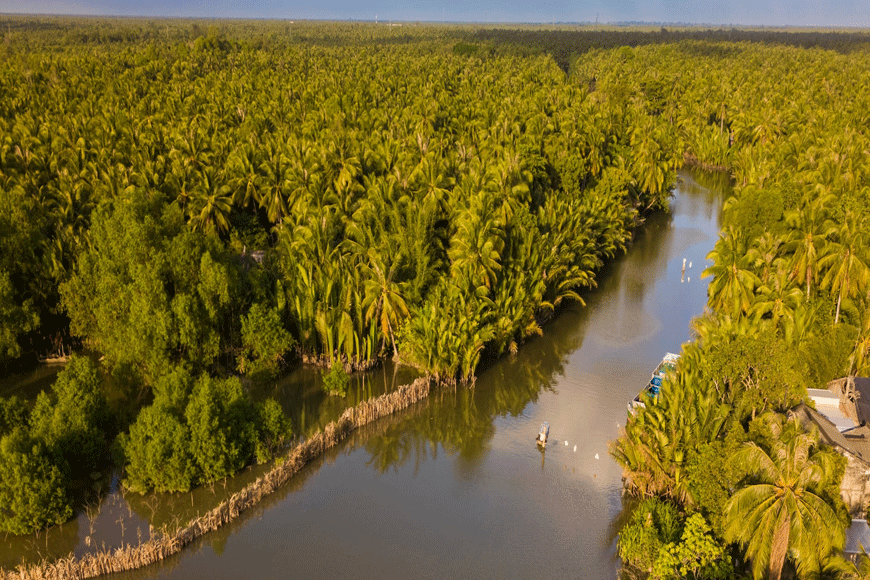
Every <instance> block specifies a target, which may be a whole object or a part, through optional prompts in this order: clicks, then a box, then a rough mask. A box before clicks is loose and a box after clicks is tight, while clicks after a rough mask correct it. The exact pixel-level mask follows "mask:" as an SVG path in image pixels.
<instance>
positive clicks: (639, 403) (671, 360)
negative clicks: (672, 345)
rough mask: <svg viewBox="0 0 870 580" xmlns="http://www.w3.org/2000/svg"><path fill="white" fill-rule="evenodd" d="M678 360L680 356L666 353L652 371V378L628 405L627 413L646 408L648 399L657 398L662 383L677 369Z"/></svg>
mask: <svg viewBox="0 0 870 580" xmlns="http://www.w3.org/2000/svg"><path fill="white" fill-rule="evenodd" d="M678 360H680V355H678V354H674V353H672V352H669V353H666V354H665V356H664V358H663V359H662V362H660V363H659V364H658V366H657V367H656V370H654V371H653V374H652V378H651V379H650V380H649V383H647V385H646V387H644V388H643V390H642V391H641V392H639V393H638V394H637V396H636V397H635V398H634V399H632V400H631V401H630V402H629V403H628V412H629V413H631V414H632V415H633V414H634V412H635V409H637V408H638V407H646V401H647V400H648V399H650V398H652V399H654V398H656V397H658V396H659V390H660V389H661V388H662V381H663V380H664V378H665V376H667V374H668V373H669V372H670V373H672V372H674V371H675V370H676V368H677V361H678Z"/></svg>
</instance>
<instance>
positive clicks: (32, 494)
mask: <svg viewBox="0 0 870 580" xmlns="http://www.w3.org/2000/svg"><path fill="white" fill-rule="evenodd" d="M72 515H73V508H72V504H71V502H70V498H69V496H68V494H67V487H66V475H65V474H64V473H63V470H62V469H61V468H60V467H59V466H58V465H57V464H56V463H55V460H54V458H53V454H52V453H51V451H50V450H49V449H48V448H47V447H46V446H45V444H43V443H42V442H41V441H39V440H38V439H34V438H33V437H31V436H30V435H29V434H28V433H27V430H26V429H25V428H24V427H16V428H15V429H14V430H13V431H12V432H10V433H8V434H5V435H3V436H2V438H0V531H2V532H4V533H11V534H27V533H30V532H33V531H35V530H39V529H41V528H44V527H47V526H51V525H54V524H60V523H63V522H65V521H66V520H68V519H69V518H71V517H72Z"/></svg>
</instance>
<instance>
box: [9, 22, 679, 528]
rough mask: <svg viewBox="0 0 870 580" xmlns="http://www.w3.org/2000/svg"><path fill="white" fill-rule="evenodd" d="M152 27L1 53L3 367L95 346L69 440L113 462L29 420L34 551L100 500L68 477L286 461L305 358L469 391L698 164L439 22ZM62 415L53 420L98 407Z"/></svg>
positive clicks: (18, 38) (670, 143) (161, 477)
mask: <svg viewBox="0 0 870 580" xmlns="http://www.w3.org/2000/svg"><path fill="white" fill-rule="evenodd" d="M55 24H56V25H57V26H61V27H67V26H68V25H67V24H64V23H63V22H60V23H57V22H55ZM138 26H140V24H139V23H138V22H133V23H129V24H128V23H123V22H122V23H118V22H112V23H109V24H105V23H103V22H101V21H86V23H85V25H84V28H83V29H84V30H85V31H88V30H91V31H93V29H94V28H97V29H100V30H103V31H104V32H106V31H107V32H106V34H109V35H110V36H111V35H112V34H116V35H117V36H118V37H119V38H120V40H117V41H110V42H104V40H105V39H104V38H103V36H99V39H98V40H93V39H92V38H91V37H90V36H88V37H87V38H84V37H82V36H81V35H80V34H77V33H76V30H75V26H73V25H69V26H68V27H67V28H64V30H66V31H67V33H68V34H67V35H66V36H60V35H55V36H51V35H50V34H48V33H46V34H45V35H42V33H37V32H38V31H37V32H34V33H33V34H32V35H27V34H26V33H22V31H21V30H10V31H7V32H6V33H5V34H4V33H2V32H0V34H4V36H3V39H2V42H0V45H2V46H4V49H3V53H2V55H0V59H2V61H3V64H4V66H3V67H2V70H0V93H2V94H3V95H4V98H3V99H0V139H2V140H0V248H2V252H0V321H2V329H3V332H2V334H0V353H2V364H3V365H4V366H5V368H7V369H13V368H15V367H16V365H18V364H21V361H22V360H25V359H27V358H28V357H32V356H33V355H34V353H38V352H44V351H45V350H46V348H50V346H51V345H58V344H62V345H64V348H69V347H73V348H74V349H76V350H80V349H82V348H86V349H88V350H89V351H90V352H93V353H96V355H95V356H94V357H93V359H96V358H99V359H100V360H99V361H94V360H92V359H91V358H87V357H79V358H76V359H73V361H72V362H71V363H70V364H69V365H68V368H67V369H66V370H64V371H63V373H62V375H61V379H59V383H62V384H66V383H68V384H70V385H73V386H71V387H69V388H70V390H71V391H72V392H77V389H85V385H88V386H89V387H88V388H93V390H95V391H96V392H95V394H94V397H95V400H102V399H100V397H99V396H98V395H99V393H103V398H104V399H106V404H107V405H108V406H106V405H104V404H103V403H102V402H101V403H100V404H99V405H98V407H99V408H100V409H102V410H101V411H100V413H99V414H98V415H94V416H93V418H92V419H89V417H91V415H89V414H88V413H89V412H88V411H86V409H85V408H84V407H82V409H81V413H80V414H81V416H82V417H83V420H84V421H85V423H86V424H88V425H90V426H89V427H88V428H89V429H90V431H88V433H91V431H93V433H91V434H92V435H93V436H94V442H93V444H91V443H88V444H87V445H85V443H84V441H85V439H82V438H78V436H76V438H73V439H71V441H74V442H75V441H78V442H79V443H81V445H82V446H84V447H83V448H87V449H91V450H92V451H93V453H92V454H89V455H88V456H87V458H84V457H83V458H82V459H81V460H78V459H76V460H71V459H69V458H67V457H66V455H65V453H66V451H64V449H66V448H65V447H63V446H60V447H57V446H55V442H56V440H64V441H65V440H66V439H64V437H61V436H58V437H59V439H57V438H53V436H51V437H49V436H48V435H45V433H47V432H46V431H45V430H41V428H39V427H38V425H39V424H40V421H41V419H40V417H41V416H42V415H40V413H38V412H37V411H38V410H39V408H40V407H39V406H38V405H37V407H34V408H33V409H31V408H30V407H29V405H28V404H26V403H21V402H15V403H10V405H13V407H14V409H15V411H14V412H10V415H9V416H10V417H11V419H9V421H8V425H9V428H8V429H7V431H8V432H7V433H4V439H3V441H4V443H3V445H2V447H0V448H2V449H3V450H5V451H4V453H7V456H8V457H9V459H8V461H9V462H14V463H15V464H16V465H23V466H29V465H32V467H31V468H27V469H25V470H24V471H21V472H16V474H15V475H14V476H12V475H8V476H7V475H4V476H3V478H4V479H3V481H4V486H3V488H2V489H3V490H4V491H3V493H4V494H15V493H23V494H24V497H23V498H22V499H20V500H16V501H19V502H20V505H21V506H27V505H29V506H37V505H39V506H43V507H42V508H40V509H42V510H43V511H40V512H33V511H28V510H29V508H27V507H18V508H15V509H14V510H7V511H3V512H0V528H2V529H4V530H7V531H12V532H14V533H21V532H22V531H28V530H33V529H38V528H40V527H42V526H45V525H50V524H52V523H56V522H59V521H63V520H64V519H66V518H67V517H69V516H70V514H71V513H72V512H71V509H72V508H73V507H74V506H75V505H77V501H78V500H77V499H76V496H75V494H74V493H72V491H69V490H68V488H70V489H72V488H75V486H76V485H78V484H74V483H68V485H67V484H64V485H66V487H64V486H63V485H61V483H63V482H74V481H80V482H82V483H81V486H82V487H85V488H86V487H88V485H87V483H88V482H87V477H91V476H92V477H95V478H99V476H100V472H101V470H102V469H107V468H110V467H111V465H117V466H121V467H123V468H124V474H125V479H124V485H125V486H126V487H127V488H128V489H131V490H135V491H143V492H144V491H147V490H152V489H154V490H161V491H174V490H184V489H188V488H190V486H193V485H198V484H201V483H207V482H211V481H215V480H217V479H220V478H222V477H225V476H227V475H229V474H232V473H234V472H235V471H237V470H238V469H239V468H240V467H242V466H243V465H246V464H247V463H250V462H251V461H255V460H260V461H262V460H265V459H268V458H269V457H271V456H272V454H273V453H274V452H275V451H277V450H278V449H280V448H281V447H282V445H283V444H284V443H285V442H286V441H287V440H288V437H289V436H290V428H291V425H290V424H289V421H288V419H287V418H286V415H285V414H284V413H283V412H282V410H281V409H280V408H279V407H278V406H277V404H275V403H270V402H268V401H267V402H264V403H255V402H253V400H252V399H251V397H250V396H249V395H248V391H247V389H246V387H245V385H246V384H250V382H251V381H262V380H269V379H270V378H271V377H274V376H275V375H276V374H277V373H279V372H281V371H282V369H284V368H286V366H287V365H288V364H297V363H298V361H302V360H305V361H314V362H317V363H320V364H323V365H324V366H326V367H329V368H330V371H329V373H328V374H327V376H326V377H325V378H324V384H325V386H326V388H327V390H329V391H330V392H332V393H336V394H341V393H342V391H343V389H345V388H346V385H347V373H348V372H352V371H355V370H361V369H366V368H369V367H370V366H372V365H373V364H376V363H377V361H379V360H382V359H384V358H386V357H392V358H396V359H397V360H399V361H401V362H403V363H405V364H409V365H413V366H415V367H417V368H419V369H420V370H421V371H422V372H424V373H425V374H427V375H430V376H432V377H435V378H437V379H439V380H441V381H443V382H448V383H457V382H459V383H471V382H473V378H474V372H475V369H476V368H477V366H478V364H479V363H480V361H481V360H482V359H483V358H486V357H496V356H499V355H501V354H502V353H505V352H511V351H515V350H516V349H517V348H518V347H519V345H520V344H522V342H523V341H524V340H525V339H527V338H528V337H529V336H532V335H535V334H538V333H540V332H541V324H543V322H544V321H545V320H546V319H548V318H549V317H551V316H552V315H553V313H554V312H555V311H556V309H558V308H559V306H560V305H561V304H562V303H563V302H565V301H566V300H580V299H581V294H582V292H583V291H584V290H586V289H589V288H591V287H593V286H594V285H595V275H596V273H597V271H598V270H599V268H600V267H601V266H602V264H603V263H604V262H605V261H606V260H608V259H610V258H612V257H613V256H615V255H616V254H618V253H619V252H621V251H623V250H624V248H625V247H626V244H627V243H629V241H630V239H631V235H632V231H633V228H634V227H635V226H636V225H637V224H639V223H641V222H642V220H643V216H644V215H645V214H647V213H648V212H650V211H655V210H658V209H663V208H666V207H667V199H668V195H669V190H670V187H671V185H672V184H673V181H674V178H675V169H676V168H677V167H678V166H679V165H680V164H681V163H682V159H681V155H682V151H681V150H680V149H679V147H678V142H677V140H676V139H675V138H674V136H673V135H672V133H671V132H670V131H668V129H667V124H666V119H665V118H664V117H661V116H659V115H655V114H651V113H649V112H647V111H644V110H642V109H638V108H636V107H632V106H630V104H629V103H628V102H627V101H619V102H617V101H613V102H599V101H598V100H597V99H595V98H593V97H592V96H591V95H590V93H589V90H588V88H587V87H585V86H583V85H579V84H577V83H576V82H574V81H573V80H572V79H570V78H568V77H567V76H566V75H565V73H564V72H563V71H562V70H561V69H560V68H559V67H558V66H556V64H555V63H554V62H553V60H552V59H550V58H548V57H546V56H543V55H527V56H517V55H511V54H499V53H497V52H485V53H484V54H482V55H481V54H477V53H476V51H474V50H468V49H467V48H466V47H463V46H462V45H461V44H457V42H456V41H455V37H454V36H451V34H453V33H450V34H448V33H446V32H444V30H443V29H441V28H437V27H436V28H435V29H421V31H417V32H412V33H411V35H412V37H413V39H414V42H404V41H403V42H395V43H389V42H378V41H377V38H379V36H378V35H383V34H385V33H381V32H378V33H377V34H375V35H374V38H375V41H373V40H372V36H373V35H372V34H369V28H365V27H363V28H360V27H349V28H347V29H346V28H344V27H343V26H342V25H336V26H335V27H332V28H330V27H325V28H324V27H323V25H321V26H320V27H318V26H312V27H310V30H311V31H312V32H311V33H312V34H317V35H319V36H318V38H323V39H326V40H324V41H322V42H302V41H296V40H292V41H291V40H288V38H287V36H285V35H282V34H277V33H281V32H282V31H284V29H283V28H282V27H283V26H284V25H283V24H279V25H274V24H270V25H268V26H265V32H264V31H263V30H259V31H258V32H257V33H252V32H245V31H247V30H248V28H249V27H250V26H251V25H250V24H248V23H242V24H240V23H229V24H227V25H226V30H222V29H221V28H218V27H217V26H213V27H212V29H211V30H209V31H203V32H204V34H201V35H200V36H197V37H195V38H182V39H180V40H169V41H167V40H165V38H172V34H175V33H174V32H173V31H177V30H179V29H184V28H185V27H188V26H189V27H195V26H198V23H195V22H194V23H182V24H178V23H170V24H168V25H167V29H168V31H169V32H164V33H160V34H165V36H159V35H158V32H159V30H158V32H154V34H155V35H158V36H157V37H159V38H161V39H164V40H154V39H153V38H151V39H150V40H147V41H139V40H137V38H138V36H137V34H139V32H136V27H138ZM221 26H224V25H223V24H221ZM255 28H256V27H255ZM50 29H51V27H49V32H50ZM131 29H132V31H131ZM146 29H147V30H152V32H153V27H151V25H148V26H146ZM284 32H286V31H284ZM246 33H248V34H249V36H247V37H246V36H245V34H246ZM273 33H275V34H277V36H278V37H277V38H273V37H272V34H273ZM88 34H90V32H89V33H88ZM149 34H150V33H149ZM179 34H180V35H181V36H182V37H184V36H185V35H190V36H192V35H191V34H190V32H189V31H188V32H186V33H179ZM287 34H288V35H289V34H291V32H287ZM332 36H336V37H340V38H341V39H342V41H341V42H328V41H327V40H328V39H329V38H331V37H332ZM128 37H129V38H130V39H132V40H125V39H126V38H128ZM95 38H96V37H95ZM97 46H99V50H98V51H97V50H95V47H97ZM84 367H87V368H88V369H89V370H88V373H89V374H88V377H90V378H89V379H88V381H79V380H78V379H75V380H73V378H66V377H68V376H69V377H75V376H77V375H76V373H77V372H78V371H77V370H76V369H79V368H84ZM64 381H66V383H64ZM94 385H99V386H100V388H96V387H94ZM112 389H114V390H112ZM110 392H111V393H115V394H113V395H112V396H107V395H106V393H110ZM117 393H121V394H120V395H119V394H117ZM110 399H111V400H110ZM81 400H82V401H83V400H84V399H81ZM63 401H65V399H63V397H62V396H61V394H60V393H58V394H57V395H56V396H55V397H53V398H52V397H50V398H49V399H47V402H46V403H44V406H45V408H46V409H62V408H65V407H64V405H66V404H68V405H69V406H71V408H76V407H75V405H78V404H79V403H80V398H79V397H76V396H71V398H70V401H69V402H68V403H64V402H63ZM81 404H84V403H83V402H82V403H81ZM95 404H96V403H95ZM45 412H46V413H48V411H45ZM52 412H54V411H52ZM57 412H58V413H59V412H60V411H57ZM64 412H67V411H64ZM69 412H73V411H69ZM95 412H96V411H95ZM104 415H105V416H108V418H107V419H106V420H105V426H103V427H98V425H102V423H100V422H98V421H97V418H96V417H97V416H99V417H100V418H101V419H100V421H102V420H103V419H102V417H104ZM61 423H62V421H61ZM89 436H90V435H89ZM26 437H27V438H26ZM7 439H8V441H7ZM89 441H90V440H89ZM70 445H71V446H72V447H73V448H74V447H76V445H78V443H75V444H74V443H70ZM67 466H71V467H70V469H72V466H75V469H79V468H80V472H78V473H72V472H70V471H69V470H68V469H67ZM4 473H5V472H4ZM10 473H11V472H10ZM46 474H48V475H46ZM52 474H54V475H52ZM49 476H50V477H49ZM35 480H40V481H48V482H53V483H51V484H46V486H47V491H46V492H45V493H46V494H49V495H50V496H51V497H53V498H55V500H56V501H55V500H52V501H55V503H51V501H49V499H48V497H49V496H34V495H33V494H32V493H31V492H30V491H29V490H31V487H29V486H27V485H21V483H22V482H29V481H35ZM21 490H24V491H21ZM51 493H53V494H54V495H51ZM0 497H2V498H3V500H4V501H5V499H6V497H7V495H0ZM9 497H11V495H10V496H9ZM0 503H4V502H0ZM16 505H17V504H16ZM45 506H50V507H45Z"/></svg>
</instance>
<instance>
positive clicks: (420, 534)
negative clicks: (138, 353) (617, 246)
mask: <svg viewBox="0 0 870 580" xmlns="http://www.w3.org/2000/svg"><path fill="white" fill-rule="evenodd" d="M726 188H727V183H726V182H725V181H724V180H723V179H722V178H721V176H715V175H712V176H711V175H709V174H704V173H699V172H689V171H682V172H680V174H679V182H678V184H677V187H676V190H675V192H674V193H675V195H674V198H673V199H672V202H671V213H670V214H669V215H664V214H662V215H656V216H652V217H651V218H649V219H648V220H647V223H646V224H645V226H644V228H643V229H642V230H641V232H639V234H638V236H637V239H636V240H635V242H634V243H633V244H632V246H631V247H630V248H629V251H628V252H627V254H626V255H625V256H623V257H621V258H619V259H618V260H616V261H614V262H613V263H612V264H610V265H608V266H607V267H606V268H605V270H604V272H602V275H601V277H600V279H599V287H598V288H597V289H596V290H594V291H591V292H589V293H587V294H586V295H585V296H584V299H585V301H586V306H585V307H584V306H581V305H573V306H571V307H569V308H568V309H566V310H565V311H563V312H562V313H561V314H560V315H559V316H558V317H557V318H556V319H555V320H554V321H552V322H551V323H550V324H548V325H547V326H546V327H545V329H544V335H543V336H541V337H535V338H534V339H532V340H530V341H529V342H528V343H527V344H525V345H523V346H522V348H521V349H520V351H519V353H518V354H516V355H514V356H509V357H506V358H504V359H502V360H499V361H497V362H495V363H494V364H492V365H491V366H489V367H488V368H486V369H485V370H483V371H482V373H481V374H480V376H479V378H478V381H477V384H476V386H475V387H474V388H473V389H465V388H458V389H456V390H455V391H454V390H445V391H437V392H435V393H433V394H432V395H431V397H430V398H429V399H428V400H427V401H425V402H422V403H420V404H418V405H415V406H414V407H412V408H411V409H409V410H407V411H405V412H403V413H399V414H397V415H395V416H392V417H389V418H387V419H384V420H381V421H378V422H376V423H375V424H373V425H370V426H368V427H366V428H364V429H362V430H360V431H358V432H356V433H354V434H353V435H352V436H351V437H349V438H348V439H347V440H346V441H345V442H343V443H342V444H340V445H339V446H337V447H336V448H335V449H333V450H331V451H330V452H328V453H327V454H326V455H324V456H323V457H321V458H319V459H317V460H316V461H314V462H312V463H311V464H309V465H308V466H306V467H305V468H304V469H303V470H302V471H301V472H300V473H299V474H297V476H296V477H294V479H293V480H292V481H291V483H290V484H288V485H287V486H286V487H285V488H284V489H282V490H280V491H279V492H278V493H276V494H274V495H273V496H271V497H270V498H268V499H267V500H266V501H265V502H264V503H262V504H260V505H259V506H257V507H256V508H255V509H253V510H251V511H250V512H249V513H247V514H245V515H244V516H243V517H241V518H240V519H239V520H237V521H235V522H233V523H232V524H230V525H229V526H227V527H225V528H224V529H221V530H219V531H217V532H214V533H212V534H209V535H207V536H205V537H204V538H202V539H201V540H199V541H197V542H195V543H194V544H193V545H192V546H191V547H189V548H187V549H185V550H184V551H183V552H182V553H180V554H178V555H177V556H175V557H173V558H170V559H169V560H167V561H166V562H163V563H161V564H158V565H155V566H151V567H148V568H145V569H142V570H138V571H134V572H130V573H127V574H119V575H117V577H119V578H137V579H138V578H179V579H180V578H240V577H251V578H286V577H298V578H336V577H353V578H406V577H415V578H446V577H461V578H493V577H505V578H532V577H541V578H566V577H570V578H590V579H596V580H599V579H601V578H614V577H615V575H616V571H617V569H618V560H617V558H616V556H615V554H616V542H615V538H616V536H615V529H616V526H615V522H616V521H617V520H618V517H619V515H620V512H621V510H622V498H621V493H620V492H621V470H620V468H619V466H618V465H617V464H616V463H615V462H614V461H613V459H611V458H610V456H609V454H608V442H609V441H611V440H612V439H614V438H616V437H617V435H618V432H619V426H620V425H621V424H623V423H624V421H625V419H626V405H627V402H628V401H629V399H631V398H632V397H633V396H634V395H635V394H636V393H637V392H638V391H639V390H640V389H641V388H642V387H643V386H644V385H645V384H646V383H647V381H648V380H649V376H650V373H651V371H652V369H653V368H654V367H655V365H656V364H657V363H658V362H659V360H661V358H662V356H663V355H664V353H665V352H668V351H670V352H679V349H680V345H681V344H682V343H683V342H685V341H687V340H690V339H691V330H690V324H691V320H692V318H693V317H695V316H698V315H700V314H701V313H702V312H703V311H704V306H705V303H706V287H707V281H708V280H701V272H702V271H703V269H704V267H705V265H706V262H705V256H706V254H707V253H708V252H709V251H710V250H711V249H712V248H713V245H714V243H715V241H716V238H717V235H718V228H719V217H720V211H721V207H722V201H723V196H724V195H725V189H726ZM684 259H685V260H686V270H685V273H684V274H683V273H682V266H683V260H684ZM690 264H691V267H690ZM381 374H382V378H380V379H378V378H376V379H374V382H375V383H378V384H377V385H375V386H374V387H373V386H372V385H371V382H372V381H371V380H370V381H369V385H368V386H365V385H363V387H361V388H362V390H363V392H362V393H361V394H360V396H362V395H364V394H366V393H367V392H369V391H370V392H372V393H373V394H378V393H379V392H383V390H384V389H388V388H390V386H391V384H392V383H394V382H395V381H396V377H395V376H393V375H392V373H385V372H382V373H381ZM379 381H382V382H384V383H387V384H386V385H384V384H381V383H380V382H379ZM366 389H367V390H366ZM272 390H273V391H275V392H272V393H270V394H272V395H273V396H275V395H276V394H277V395H280V390H281V387H280V385H278V386H275V387H274V388H273V389H272ZM311 392H317V391H316V389H314V390H312V391H311ZM312 396H313V395H312ZM335 412H340V411H339V410H335ZM310 413H311V414H315V415H316V414H318V413H320V415H323V412H322V411H316V410H312V411H310ZM332 414H334V413H333V412H329V413H326V415H324V416H319V417H315V418H314V419H311V418H309V419H308V420H307V421H308V423H313V424H322V423H323V421H325V420H326V419H328V418H329V416H331V415H332ZM301 420H302V422H305V421H306V419H305V418H301ZM543 421H547V422H549V424H550V443H549V444H548V446H547V448H546V450H545V451H542V450H540V448H538V447H537V446H536V445H535V442H534V438H535V435H536V434H537V432H538V428H539V426H540V424H541V423H542V422H543ZM296 424H297V425H299V424H300V418H299V417H297V418H296ZM258 473H259V471H258V470H257V469H254V470H251V471H250V472H248V473H246V474H243V475H242V476H240V477H237V478H234V479H233V480H231V482H230V483H229V490H230V491H231V490H232V489H234V488H238V487H240V486H241V485H243V484H244V483H246V482H247V481H250V479H252V478H253V477H255V476H256V475H257V474H258ZM225 493H227V490H225V489H223V488H222V487H219V488H218V489H217V490H215V488H214V487H213V488H210V489H205V490H200V491H199V492H198V495H197V494H196V493H195V494H182V495H180V496H174V497H173V499H172V500H171V501H170V503H169V504H160V502H159V501H158V500H157V498H153V501H152V500H151V499H149V498H141V497H138V496H134V495H133V494H131V495H128V496H126V497H124V496H122V495H121V494H120V493H114V494H111V495H110V496H109V498H110V499H109V500H107V501H106V502H104V506H103V508H102V510H101V516H100V518H101V519H102V520H103V521H105V522H109V523H108V524H104V525H103V526H102V528H104V530H103V532H102V533H99V530H97V532H96V533H95V531H94V530H93V524H91V530H90V534H89V533H88V532H89V530H88V529H87V528H88V526H89V524H88V522H89V521H92V520H94V519H95V518H94V517H92V518H90V519H88V518H87V517H79V522H78V523H77V524H76V525H75V526H73V525H72V524H70V525H68V527H69V528H70V529H71V530H72V531H70V532H68V533H67V534H66V535H65V536H64V538H61V537H60V536H57V537H56V538H55V539H52V541H51V543H54V541H55V540H57V541H61V542H63V541H65V542H67V543H68V544H70V545H72V546H76V548H75V551H76V552H79V553H80V552H82V551H85V550H86V547H85V546H84V545H83V542H84V540H83V538H85V537H87V536H89V535H90V537H91V540H88V542H89V543H90V542H94V543H96V544H99V538H100V536H102V537H103V539H104V541H105V540H106V538H109V539H110V540H111V538H117V536H118V533H119V532H120V534H121V535H123V536H126V538H127V539H126V541H128V542H131V543H132V542H133V541H135V538H136V535H133V534H134V532H132V531H131V530H134V529H135V530H136V532H135V534H138V536H139V537H141V536H142V534H143V529H144V532H145V535H146V536H147V526H149V525H152V524H153V525H154V526H158V525H161V524H163V523H166V522H167V521H168V518H169V516H168V514H169V513H172V511H171V510H176V511H177V510H179V509H180V506H181V505H187V506H190V507H189V508H187V511H188V512H194V513H195V511H198V510H199V509H202V510H203V511H204V509H206V506H205V503H207V501H206V500H205V499H203V498H204V497H206V496H209V494H210V495H211V496H213V497H217V496H218V495H219V494H221V495H222V494H225ZM111 498H114V499H111ZM112 502H114V503H112ZM203 502H205V503H203ZM158 504H159V505H158ZM161 505H162V506H163V507H161ZM166 506H168V507H166ZM200 506H202V507H201V508H200ZM125 513H126V514H129V516H130V523H128V524H124V523H123V517H124V514H125ZM107 514H108V515H107ZM117 514H120V516H118V521H117V524H118V525H120V526H121V529H120V530H119V529H118V525H115V526H114V527H113V526H112V525H111V522H113V521H115V520H114V518H115V517H116V515H117ZM161 514H163V515H161ZM74 522H75V521H74ZM73 528H75V529H73ZM83 528H84V529H83ZM131 536H132V538H133V539H131ZM49 539H50V537H48V538H45V539H44V540H43V541H45V542H46V547H47V546H48V544H49ZM34 543H38V541H35V542H34ZM109 543H110V544H114V543H117V540H116V539H115V540H114V541H109ZM69 549H72V548H68V549H67V551H68V550H69Z"/></svg>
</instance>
